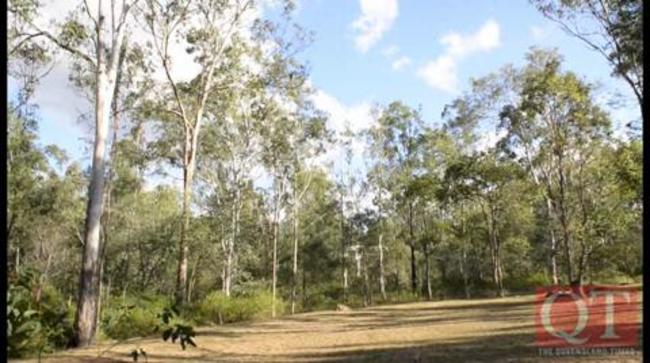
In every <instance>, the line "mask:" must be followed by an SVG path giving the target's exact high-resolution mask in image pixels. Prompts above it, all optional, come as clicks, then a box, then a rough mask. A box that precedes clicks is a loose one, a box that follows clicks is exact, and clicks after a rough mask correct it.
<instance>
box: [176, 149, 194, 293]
mask: <svg viewBox="0 0 650 363" xmlns="http://www.w3.org/2000/svg"><path fill="white" fill-rule="evenodd" d="M190 147H191V146H190V142H189V140H188V138H187V137H186V141H185V147H184V152H183V154H184V156H183V211H182V216H181V218H182V221H181V236H180V240H179V244H178V270H177V272H176V304H178V305H182V304H184V303H185V302H186V301H187V256H188V254H189V248H188V246H187V233H188V231H189V228H190V200H191V193H192V187H191V185H192V177H193V168H192V165H191V163H192V160H191V157H190Z"/></svg>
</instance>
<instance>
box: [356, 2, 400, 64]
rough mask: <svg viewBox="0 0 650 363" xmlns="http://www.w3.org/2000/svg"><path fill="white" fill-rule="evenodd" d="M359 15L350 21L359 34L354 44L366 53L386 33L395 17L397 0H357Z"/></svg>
mask: <svg viewBox="0 0 650 363" xmlns="http://www.w3.org/2000/svg"><path fill="white" fill-rule="evenodd" d="M359 2H360V5H361V15H360V16H359V17H358V18H357V19H356V20H355V21H354V22H353V23H352V28H353V29H355V30H357V31H358V32H359V34H358V35H357V36H356V38H355V40H354V41H355V45H356V47H357V49H358V50H359V51H361V52H362V53H366V52H367V51H368V50H370V48H372V46H373V45H375V44H376V43H377V42H378V41H379V40H380V39H381V37H382V36H383V35H384V33H386V32H387V31H388V30H389V29H390V28H391V26H392V25H393V23H394V22H395V19H397V14H398V6H397V0H359Z"/></svg>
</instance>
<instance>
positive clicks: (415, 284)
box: [408, 202, 418, 294]
mask: <svg viewBox="0 0 650 363" xmlns="http://www.w3.org/2000/svg"><path fill="white" fill-rule="evenodd" d="M408 225H409V247H410V248H411V290H412V291H413V293H414V294H417V292H418V276H417V271H416V261H415V235H414V231H413V203H412V202H409V216H408Z"/></svg>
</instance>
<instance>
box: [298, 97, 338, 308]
mask: <svg viewBox="0 0 650 363" xmlns="http://www.w3.org/2000/svg"><path fill="white" fill-rule="evenodd" d="M298 106H299V107H300V108H302V110H301V111H300V112H299V115H297V121H298V122H297V125H296V128H295V129H294V134H293V135H290V136H289V142H290V143H291V149H292V152H293V165H292V168H291V170H292V175H291V177H290V181H291V186H290V187H291V197H290V202H289V203H290V205H291V218H292V222H293V223H292V238H293V256H292V270H291V314H294V313H295V308H296V293H297V286H298V249H299V231H300V204H301V202H302V200H303V198H304V196H305V193H306V192H307V191H308V190H309V188H310V186H311V182H312V178H313V176H314V175H315V174H314V173H313V172H311V171H310V170H305V167H304V166H305V163H306V162H307V160H309V159H312V158H315V157H317V156H318V155H319V154H321V153H322V152H323V151H324V142H325V141H326V139H329V138H331V135H330V133H329V132H328V130H327V128H326V127H325V118H324V117H323V115H321V114H320V113H318V112H316V113H312V112H314V110H312V109H310V108H311V107H310V106H311V105H309V104H302V102H300V103H299V104H298ZM304 174H306V175H305V176H304V177H302V178H301V176H303V175H304Z"/></svg>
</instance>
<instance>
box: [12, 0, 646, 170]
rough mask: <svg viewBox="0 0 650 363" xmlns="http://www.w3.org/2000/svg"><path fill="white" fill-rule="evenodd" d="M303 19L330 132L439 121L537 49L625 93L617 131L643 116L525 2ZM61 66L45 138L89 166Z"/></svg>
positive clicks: (322, 5) (336, 3)
mask: <svg viewBox="0 0 650 363" xmlns="http://www.w3.org/2000/svg"><path fill="white" fill-rule="evenodd" d="M296 18H297V21H298V23H300V24H301V25H303V26H304V27H305V28H307V29H308V30H312V31H314V32H315V39H314V42H313V43H312V44H311V46H310V47H309V48H307V49H306V50H305V51H304V52H303V53H301V54H300V58H302V59H303V60H304V61H305V62H307V63H308V64H309V67H310V80H311V83H312V84H313V86H314V87H315V88H316V89H317V90H318V92H317V94H316V96H315V98H314V100H315V103H316V104H317V106H319V107H321V108H323V109H324V110H325V111H327V112H329V113H330V114H331V115H332V120H331V121H330V126H332V127H333V128H334V129H336V130H338V131H340V130H341V128H342V125H343V122H344V121H345V120H348V121H349V122H351V123H352V127H353V129H361V128H364V127H367V126H368V125H369V124H370V123H371V122H372V120H371V119H370V117H369V116H368V110H369V107H370V105H371V104H372V103H374V102H378V103H380V104H386V103H388V102H390V101H393V100H401V101H404V102H406V103H407V104H409V105H411V106H413V107H416V106H418V105H421V106H422V111H423V116H424V118H425V120H427V121H429V122H437V121H439V120H440V113H441V111H442V109H443V107H444V105H445V104H447V103H448V102H450V101H451V100H452V99H453V98H454V97H455V96H458V95H459V92H462V91H463V90H466V89H467V87H468V84H469V79H470V77H480V76H483V75H486V74H487V73H489V72H492V71H495V70H497V69H498V68H500V67H501V66H503V65H505V64H507V63H514V64H522V63H523V59H524V54H525V53H526V52H527V50H528V49H529V47H531V46H533V45H536V46H540V47H545V48H552V47H557V48H558V49H559V51H560V53H561V54H563V55H564V57H565V69H568V70H573V71H575V72H576V73H578V74H579V75H582V76H585V77H586V78H587V79H588V80H589V81H591V82H599V83H601V84H603V86H604V88H603V94H604V95H607V94H610V93H613V92H620V93H622V94H623V95H625V96H626V97H627V99H628V100H629V101H628V104H627V106H626V107H625V108H624V109H619V110H613V111H612V116H613V119H614V123H615V124H624V123H626V122H627V121H629V120H630V119H632V118H638V117H639V111H638V106H637V105H636V103H635V101H634V100H633V99H632V98H631V92H630V91H629V90H628V88H627V86H626V85H625V84H624V83H623V82H622V81H621V80H619V79H614V78H612V77H611V76H610V67H609V66H608V64H607V63H606V61H605V60H604V59H603V58H602V57H601V56H600V55H599V54H597V53H595V52H593V51H591V50H589V49H587V47H586V46H585V45H584V44H583V43H581V42H580V41H579V40H577V39H575V38H572V37H570V36H568V35H566V34H565V33H563V32H562V31H561V30H560V28H559V27H558V26H557V25H556V24H554V23H552V22H551V21H549V20H547V19H545V18H543V17H542V16H541V15H540V14H539V13H538V12H537V11H536V9H535V8H534V7H533V6H532V5H530V4H529V3H528V1H526V0H467V1H457V0H455V1H453V0H436V1H417V0H301V1H300V2H299V6H298V12H297V14H296ZM62 64H63V63H62ZM62 64H61V66H60V67H57V68H56V69H55V71H53V72H52V74H51V75H50V76H48V77H47V79H45V80H44V81H43V84H42V86H41V87H40V88H39V90H38V93H37V97H36V102H37V103H38V104H39V105H40V108H41V113H40V116H41V122H40V126H39V127H40V133H39V134H40V140H41V142H42V144H50V143H55V144H57V145H59V146H61V147H63V148H64V149H66V150H67V152H68V153H69V154H70V155H71V156H72V158H73V159H75V160H79V161H81V162H82V163H84V164H85V163H87V162H88V160H89V159H90V158H89V150H88V149H87V148H86V146H85V142H84V141H83V138H88V137H89V136H90V135H91V134H90V132H89V131H90V127H89V126H88V125H84V124H82V123H79V122H78V121H77V116H78V114H79V113H80V112H82V111H84V110H86V109H87V107H88V105H89V104H88V102H87V101H86V100H84V99H83V97H82V96H81V95H80V94H78V93H75V92H74V91H72V90H71V87H70V86H69V84H68V82H67V71H66V69H65V67H63V66H62ZM12 90H13V85H12V84H11V83H10V94H11V93H12ZM333 159H335V160H336V159H337V157H336V156H333ZM338 159H340V158H338Z"/></svg>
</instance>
